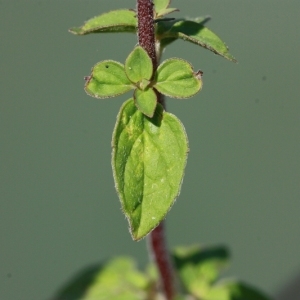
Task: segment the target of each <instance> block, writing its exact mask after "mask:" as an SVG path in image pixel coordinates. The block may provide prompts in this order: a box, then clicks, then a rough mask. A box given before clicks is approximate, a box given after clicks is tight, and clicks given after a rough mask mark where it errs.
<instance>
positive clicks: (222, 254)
mask: <svg viewBox="0 0 300 300" xmlns="http://www.w3.org/2000/svg"><path fill="white" fill-rule="evenodd" d="M228 257H229V254H228V251H227V249H226V248H225V247H211V248H203V249H201V248H200V247H199V246H190V247H178V248H177V249H175V251H174V254H173V260H174V263H175V266H176V269H177V270H178V274H179V277H180V279H181V281H182V283H183V285H184V286H185V288H186V289H187V290H188V291H189V292H190V293H192V294H193V295H195V296H197V297H200V298H202V297H203V299H206V298H205V297H204V296H205V295H206V294H207V293H208V291H209V290H210V286H211V284H212V283H213V282H214V281H215V280H216V279H217V278H218V276H219V273H220V271H221V270H223V269H224V268H225V267H226V266H227V265H228Z"/></svg>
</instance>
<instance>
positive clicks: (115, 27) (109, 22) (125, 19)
mask: <svg viewBox="0 0 300 300" xmlns="http://www.w3.org/2000/svg"><path fill="white" fill-rule="evenodd" d="M136 30H137V18H136V12H135V11H134V10H130V9H120V10H113V11H110V12H107V13H104V14H102V15H100V16H97V17H94V18H92V19H90V20H88V21H87V22H85V23H84V25H83V26H81V27H73V28H71V29H69V31H70V32H71V33H74V34H79V35H84V34H88V33H97V32H136Z"/></svg>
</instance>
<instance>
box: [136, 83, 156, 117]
mask: <svg viewBox="0 0 300 300" xmlns="http://www.w3.org/2000/svg"><path fill="white" fill-rule="evenodd" d="M134 101H135V105H136V107H137V108H138V109H139V111H140V112H142V113H143V114H145V115H146V116H148V117H150V118H152V117H153V114H154V111H155V107H156V104H157V96H156V93H155V92H154V91H153V89H147V90H144V91H142V90H139V89H136V90H135V92H134Z"/></svg>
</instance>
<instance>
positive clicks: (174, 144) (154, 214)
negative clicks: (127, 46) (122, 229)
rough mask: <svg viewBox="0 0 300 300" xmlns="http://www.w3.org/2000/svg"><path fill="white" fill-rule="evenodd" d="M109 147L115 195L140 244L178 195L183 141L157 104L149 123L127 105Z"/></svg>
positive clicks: (172, 118)
mask: <svg viewBox="0 0 300 300" xmlns="http://www.w3.org/2000/svg"><path fill="white" fill-rule="evenodd" d="M112 147H113V153H112V167H113V173H114V180H115V185H116V189H117V192H118V195H119V198H120V201H121V205H122V209H123V211H124V213H125V215H126V217H127V219H128V221H129V225H130V231H131V235H132V237H133V239H134V240H139V239H141V238H143V237H144V236H145V235H147V234H148V233H149V232H150V231H151V230H153V229H154V228H155V227H156V226H157V225H158V224H159V223H160V222H161V221H162V220H163V219H164V218H165V216H166V214H167V212H168V211H169V210H170V208H171V206H172V205H173V203H174V201H175V199H176V197H177V196H178V194H179V192H180V186H181V182H182V178H183V174H184V167H185V165H186V158H187V152H188V141H187V136H186V133H185V130H184V127H183V125H182V124H181V122H180V121H179V120H178V119H177V118H176V117H175V116H174V115H172V114H170V113H167V112H165V111H163V108H162V106H161V105H160V104H157V106H156V111H155V113H154V116H153V118H152V119H150V118H148V117H146V116H145V115H144V114H142V113H141V112H140V111H139V110H138V109H137V108H136V106H135V104H134V101H133V99H129V100H128V101H126V102H125V103H124V104H123V106H122V107H121V109H120V112H119V114H118V117H117V122H116V126H115V129H114V133H113V139H112Z"/></svg>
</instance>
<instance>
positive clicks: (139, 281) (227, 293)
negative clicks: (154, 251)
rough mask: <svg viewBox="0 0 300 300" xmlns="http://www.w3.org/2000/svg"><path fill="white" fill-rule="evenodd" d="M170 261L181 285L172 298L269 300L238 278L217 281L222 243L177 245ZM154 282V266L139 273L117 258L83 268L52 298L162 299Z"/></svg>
mask: <svg viewBox="0 0 300 300" xmlns="http://www.w3.org/2000/svg"><path fill="white" fill-rule="evenodd" d="M173 261H174V265H175V269H176V270H177V273H178V274H179V280H180V284H181V286H182V287H183V290H182V291H181V292H179V293H178V295H177V296H176V298H175V299H174V300H184V299H185V300H187V299H195V300H270V298H268V297H267V296H266V295H264V294H262V293H261V292H259V291H257V290H256V289H254V288H253V287H251V286H250V285H247V284H245V283H243V282H241V281H236V280H232V279H220V280H219V277H220V275H221V272H222V271H223V270H224V269H225V268H227V267H228V265H229V253H228V250H227V249H226V248H225V247H223V246H218V247H205V248H203V247H199V246H189V247H178V248H176V249H175V250H174V252H173ZM158 281H159V276H158V272H157V270H156V267H155V265H153V264H151V265H149V266H148V267H147V268H146V271H144V272H141V271H139V270H138V269H137V268H136V265H135V263H134V261H133V260H132V259H131V258H128V257H119V258H115V259H112V260H111V261H108V262H107V263H106V264H104V265H95V266H92V267H89V268H87V269H85V270H83V271H82V272H80V273H79V275H77V276H76V277H75V278H74V279H71V280H70V282H68V283H67V284H66V285H65V286H63V287H62V288H61V290H60V291H58V293H57V295H56V296H55V297H54V298H53V299H52V300H75V299H76V300H106V299H113V300H146V299H152V300H159V299H163V298H160V296H159V294H156V292H155V287H156V285H157V284H158ZM188 295H191V296H192V297H193V298H188Z"/></svg>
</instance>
